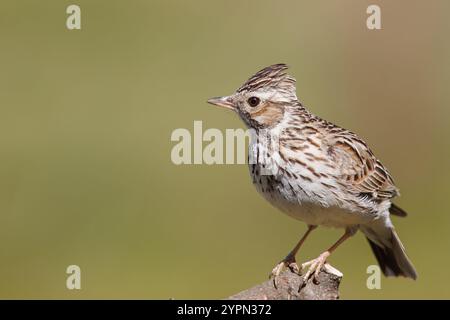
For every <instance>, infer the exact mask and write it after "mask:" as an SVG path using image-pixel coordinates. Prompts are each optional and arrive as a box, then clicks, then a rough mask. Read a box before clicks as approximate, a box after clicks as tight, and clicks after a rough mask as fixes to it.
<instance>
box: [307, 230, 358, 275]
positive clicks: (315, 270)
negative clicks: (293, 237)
mask: <svg viewBox="0 0 450 320" xmlns="http://www.w3.org/2000/svg"><path fill="white" fill-rule="evenodd" d="M354 234H355V231H354V230H353V229H346V230H345V233H344V235H343V236H342V237H340V238H339V240H338V241H336V243H335V244H333V245H332V246H331V247H330V248H329V249H328V250H327V251H325V252H323V253H321V254H320V255H319V257H317V258H316V259H313V260H311V261H308V262H305V263H303V264H302V270H303V269H304V268H306V267H308V266H309V268H308V272H306V274H305V275H304V276H303V283H306V282H307V281H308V279H309V277H310V276H311V275H313V274H314V280H315V282H316V283H319V281H318V279H319V273H320V270H322V268H323V267H324V265H325V263H326V262H327V259H328V257H329V256H330V255H331V253H332V252H333V251H334V250H336V248H337V247H339V245H340V244H341V243H343V242H344V241H345V240H347V239H348V238H350V237H351V236H353V235H354Z"/></svg>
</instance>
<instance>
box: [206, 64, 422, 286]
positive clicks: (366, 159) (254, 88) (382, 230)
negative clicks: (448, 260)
mask: <svg viewBox="0 0 450 320" xmlns="http://www.w3.org/2000/svg"><path fill="white" fill-rule="evenodd" d="M286 69H287V66H286V65H285V64H276V65H272V66H269V67H267V68H264V69H263V70H261V71H259V72H258V73H256V74H255V75H254V76H252V77H251V78H250V79H249V80H247V82H245V83H244V84H243V85H242V86H241V87H240V88H239V89H237V90H236V92H234V93H233V94H232V95H230V96H225V97H218V98H212V99H210V100H208V102H209V103H211V104H214V105H217V106H220V107H225V108H227V109H231V110H233V111H235V112H236V113H237V114H238V115H239V116H240V117H241V119H242V120H243V121H244V123H245V124H246V125H247V126H248V127H249V128H250V129H252V131H253V133H254V135H253V137H252V139H251V141H250V146H249V158H250V159H253V161H249V169H250V175H251V177H252V180H253V183H254V184H255V186H256V189H257V190H258V192H259V193H260V194H261V195H262V196H263V197H264V198H265V199H266V200H268V201H269V202H270V203H271V204H273V205H274V206H275V207H276V208H278V209H280V210H281V211H283V212H284V213H286V214H288V215H289V216H291V217H293V218H295V219H298V220H301V221H303V222H305V223H306V224H307V225H308V229H307V231H306V233H305V234H304V235H303V237H302V238H301V239H300V241H299V242H298V243H297V245H296V246H295V247H294V248H293V249H292V251H291V252H290V253H289V254H288V255H287V256H286V258H284V259H283V260H282V261H281V262H280V263H279V264H278V265H277V266H276V267H275V268H274V269H273V271H272V273H271V276H273V278H274V284H275V286H276V278H277V276H278V275H279V274H280V272H281V271H282V270H283V269H284V268H285V267H289V268H291V270H293V271H295V272H297V273H300V270H303V269H306V268H308V270H307V272H306V273H305V275H304V280H305V282H306V281H307V280H308V278H309V277H310V276H313V278H314V279H315V280H316V281H317V276H318V274H319V272H320V270H321V269H322V268H323V267H324V266H325V263H326V259H327V258H328V257H329V256H330V254H331V253H332V252H333V251H334V250H335V249H336V248H337V247H338V246H339V245H340V244H341V243H342V242H344V241H345V240H346V239H347V238H349V237H350V236H352V235H354V234H355V233H356V231H358V230H361V231H362V232H363V233H364V234H365V236H366V237H367V240H368V241H369V244H370V246H371V248H372V250H373V253H374V254H375V257H376V258H377V260H378V263H379V265H380V267H381V269H382V271H383V273H384V274H385V275H386V276H405V277H409V278H412V279H416V277H417V274H416V271H415V269H414V266H413V265H412V263H411V261H410V260H409V259H408V257H407V256H406V254H405V249H404V247H403V245H402V243H401V242H400V239H399V237H398V236H397V233H396V232H395V229H394V226H393V224H392V222H391V218H390V215H391V214H392V215H396V216H401V217H404V216H406V212H405V211H403V210H402V209H400V208H399V207H397V206H396V205H395V204H393V203H392V199H393V198H394V197H395V196H397V195H398V194H399V193H398V189H397V188H396V186H395V185H394V181H393V179H392V177H391V175H390V174H389V172H388V171H387V169H386V168H385V167H384V166H383V165H382V164H381V162H380V161H379V160H378V159H377V158H376V157H375V155H374V154H373V153H372V151H371V150H370V149H369V147H368V146H367V145H366V143H365V142H364V141H363V140H362V139H361V138H359V137H358V136H357V135H356V134H354V133H353V132H351V131H349V130H346V129H343V128H341V127H339V126H337V125H335V124H333V123H331V122H328V121H326V120H323V119H321V118H319V117H318V116H315V115H313V114H312V113H311V112H310V111H308V110H307V109H306V108H305V107H304V106H303V104H302V103H301V102H300V101H299V100H298V99H297V95H296V90H295V79H294V78H293V77H291V76H289V75H288V74H287V73H286ZM267 167H271V170H270V171H269V172H268V170H267ZM317 226H327V227H337V228H344V229H345V233H344V235H343V236H342V237H341V238H340V239H339V240H338V241H337V242H336V243H335V244H334V245H332V246H331V247H330V248H329V249H328V250H326V251H324V252H323V253H322V254H320V255H319V257H318V258H316V259H314V260H311V261H309V262H306V263H304V264H302V265H301V268H299V267H298V266H297V264H296V260H295V255H296V254H297V252H298V250H299V248H300V247H301V246H302V244H303V242H304V241H305V239H306V237H307V236H308V235H309V234H310V232H311V231H312V230H314V229H315V228H316V227H317Z"/></svg>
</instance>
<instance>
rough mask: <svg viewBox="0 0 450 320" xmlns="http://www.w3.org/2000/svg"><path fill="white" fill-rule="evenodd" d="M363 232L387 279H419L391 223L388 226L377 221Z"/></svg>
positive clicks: (364, 228)
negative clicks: (400, 277) (399, 277)
mask: <svg viewBox="0 0 450 320" xmlns="http://www.w3.org/2000/svg"><path fill="white" fill-rule="evenodd" d="M361 230H362V231H363V232H364V234H365V235H366V237H367V240H368V241H369V244H370V247H371V248H372V251H373V253H374V254H375V257H376V258H377V260H378V264H379V265H380V268H381V270H382V271H383V274H384V275H385V276H386V277H398V276H403V277H406V278H411V279H414V280H415V279H417V272H416V269H415V268H414V266H413V264H412V263H411V261H410V260H409V258H408V256H407V255H406V252H405V248H404V247H403V244H402V243H401V241H400V238H399V237H398V235H397V233H396V232H395V229H394V227H393V226H392V224H391V223H390V221H388V223H387V224H386V223H384V222H382V221H377V222H374V223H371V224H370V225H366V226H361Z"/></svg>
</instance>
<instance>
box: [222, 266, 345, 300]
mask: <svg viewBox="0 0 450 320" xmlns="http://www.w3.org/2000/svg"><path fill="white" fill-rule="evenodd" d="M341 279H342V273H341V272H340V271H338V270H337V269H335V268H333V267H331V266H330V265H326V268H324V270H323V271H321V272H320V274H319V284H315V283H314V282H313V281H312V280H309V281H308V282H307V283H306V284H305V285H304V286H303V279H302V277H301V276H299V275H298V274H296V273H294V272H292V271H290V270H286V271H284V272H283V273H282V274H280V275H279V277H278V279H277V283H278V288H277V289H275V287H274V285H273V281H272V280H268V281H265V282H263V283H261V284H259V285H256V286H254V287H252V288H250V289H247V290H244V291H242V292H239V293H237V294H235V295H232V296H231V297H228V299H230V300H336V299H338V298H339V284H340V282H341ZM299 288H301V289H300V290H299Z"/></svg>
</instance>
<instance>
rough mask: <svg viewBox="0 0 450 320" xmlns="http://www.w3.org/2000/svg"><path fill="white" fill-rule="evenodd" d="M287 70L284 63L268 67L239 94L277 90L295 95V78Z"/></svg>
mask: <svg viewBox="0 0 450 320" xmlns="http://www.w3.org/2000/svg"><path fill="white" fill-rule="evenodd" d="M287 69H288V66H287V65H286V64H284V63H279V64H274V65H271V66H269V67H266V68H264V69H262V70H260V71H258V72H257V73H256V74H255V75H253V76H252V77H251V78H250V79H248V80H247V81H246V82H245V83H244V84H243V85H242V86H241V87H240V88H239V89H238V90H237V92H238V93H241V92H245V91H256V90H261V89H262V90H264V89H266V90H272V89H275V90H278V91H282V92H283V91H284V92H286V93H294V95H295V78H293V77H291V76H290V75H288V74H287V73H286V70H287Z"/></svg>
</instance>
